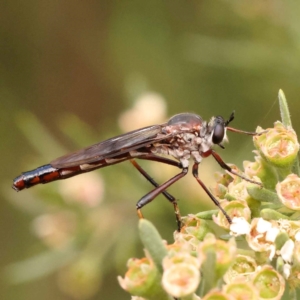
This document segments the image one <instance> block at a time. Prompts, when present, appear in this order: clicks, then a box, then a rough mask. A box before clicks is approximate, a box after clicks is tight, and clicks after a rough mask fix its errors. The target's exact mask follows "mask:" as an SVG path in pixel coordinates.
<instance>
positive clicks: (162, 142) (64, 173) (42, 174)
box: [13, 112, 259, 229]
mask: <svg viewBox="0 0 300 300" xmlns="http://www.w3.org/2000/svg"><path fill="white" fill-rule="evenodd" d="M233 119H234V112H233V113H232V114H231V115H230V117H229V120H227V121H225V120H224V119H223V118H222V117H221V116H217V117H213V118H212V119H211V120H210V121H209V122H206V121H203V119H202V118H201V117H200V116H198V115H196V114H192V113H181V114H178V115H175V116H173V117H172V118H170V119H169V121H168V122H167V123H164V124H161V125H153V126H148V127H145V128H141V129H137V130H134V131H131V132H128V133H125V134H122V135H119V136H116V137H113V138H111V139H108V140H106V141H103V142H100V143H98V144H95V145H93V146H90V147H87V148H85V149H82V150H79V151H77V152H74V153H71V154H67V155H65V156H62V157H59V158H57V159H55V160H53V161H52V162H50V164H48V165H44V166H41V167H39V168H37V169H34V170H32V171H28V172H24V173H22V174H21V175H20V176H18V177H17V178H15V179H14V181H13V188H14V189H15V190H16V191H20V190H23V189H25V188H30V187H32V186H34V185H36V184H39V183H48V182H51V181H54V180H59V179H65V178H69V177H72V176H75V175H78V174H82V173H85V172H90V171H93V170H95V169H99V168H103V167H106V166H110V165H113V164H117V163H120V162H123V161H125V160H130V162H131V163H132V164H133V166H134V167H135V168H136V169H137V170H138V171H139V172H140V173H141V174H142V175H143V176H144V177H145V178H146V179H147V180H148V181H149V182H150V183H151V184H152V185H153V186H155V188H154V189H153V190H152V191H151V192H149V193H148V194H146V195H145V196H143V197H142V198H141V199H140V200H139V201H138V202H137V204H136V208H137V212H138V215H139V217H140V218H142V217H143V215H142V212H141V208H142V207H143V206H145V205H146V204H148V203H150V202H151V201H152V200H153V199H154V198H155V197H156V196H158V195H159V194H161V193H162V194H163V195H164V196H165V197H166V198H167V199H168V200H169V201H170V202H171V203H172V204H173V206H174V210H175V214H176V220H177V224H178V229H180V227H181V217H180V213H179V209H178V206H177V202H176V199H175V198H174V197H173V196H172V195H170V194H169V193H168V192H167V191H166V189H167V188H168V187H169V186H171V185H172V184H173V183H175V182H176V181H178V180H179V179H180V178H182V177H184V176H185V175H186V174H187V173H188V168H189V161H190V160H193V162H194V163H193V167H192V174H193V176H194V177H195V179H196V180H197V181H198V183H199V184H200V185H201V186H202V188H203V189H204V190H205V192H206V193H207V195H208V196H209V197H210V198H211V200H212V201H213V202H214V203H215V205H217V206H218V207H219V209H220V210H221V211H222V212H223V214H224V215H225V217H226V219H227V220H228V222H229V223H231V218H230V217H229V216H228V214H227V213H226V212H225V211H224V209H223V208H222V206H221V205H220V203H219V201H218V200H217V199H216V198H215V197H214V196H213V194H212V193H211V192H210V191H209V189H208V188H207V187H206V186H205V185H204V183H203V182H202V181H201V180H200V178H199V177H198V166H199V164H200V163H201V161H202V159H203V158H205V157H208V156H210V155H212V156H213V157H214V158H215V160H216V161H217V162H218V163H219V165H220V166H221V167H222V168H223V169H225V170H227V171H229V172H230V173H232V174H234V175H237V176H239V177H241V178H243V179H244V180H247V181H250V182H253V183H257V182H255V181H252V180H251V179H248V178H246V177H245V176H243V175H242V174H238V173H237V172H235V171H234V170H232V169H231V167H230V166H228V165H227V164H226V163H225V162H224V161H223V160H222V158H221V157H220V156H219V155H218V154H217V153H216V152H215V151H214V150H213V149H212V147H213V146H214V145H218V146H220V147H221V148H224V147H223V146H222V142H223V140H224V139H226V130H229V131H233V132H238V133H244V134H248V135H256V134H257V133H254V132H246V131H242V130H238V129H234V128H232V127H228V124H229V123H230V122H231V121H232V120H233ZM162 155H164V156H162ZM165 155H169V156H172V157H173V158H174V159H170V158H166V157H165ZM135 159H145V160H152V161H157V162H160V163H165V164H168V165H172V166H175V167H178V168H180V169H181V172H180V173H179V174H177V175H175V176H174V177H172V178H171V179H169V180H168V181H166V182H165V183H163V184H161V185H158V184H157V183H156V181H154V180H153V179H152V178H151V177H150V175H148V173H147V172H146V171H144V169H142V167H141V166H140V165H139V164H138V163H137V162H136V160H135ZM257 184H259V183H257Z"/></svg>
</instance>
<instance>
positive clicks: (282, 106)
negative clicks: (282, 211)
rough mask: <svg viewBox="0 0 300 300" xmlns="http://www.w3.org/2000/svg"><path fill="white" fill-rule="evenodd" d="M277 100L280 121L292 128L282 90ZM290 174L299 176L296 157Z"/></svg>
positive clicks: (299, 168)
mask: <svg viewBox="0 0 300 300" xmlns="http://www.w3.org/2000/svg"><path fill="white" fill-rule="evenodd" d="M278 99H279V109H280V115H281V121H282V123H283V125H284V126H286V127H292V120H291V115H290V111H289V107H288V104H287V101H286V98H285V95H284V92H283V91H282V90H279V93H278ZM292 172H293V173H294V174H297V175H298V176H300V167H299V158H298V156H297V158H296V159H295V162H294V164H293V167H292Z"/></svg>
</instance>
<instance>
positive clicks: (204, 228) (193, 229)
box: [175, 214, 212, 242]
mask: <svg viewBox="0 0 300 300" xmlns="http://www.w3.org/2000/svg"><path fill="white" fill-rule="evenodd" d="M183 222H184V226H183V227H182V228H181V230H180V233H181V234H182V235H183V236H185V235H187V239H191V238H196V240H197V241H199V242H200V241H202V240H203V239H204V237H205V236H206V234H207V233H209V232H212V229H211V228H210V227H209V226H208V224H207V222H206V221H205V220H203V219H199V218H198V217H196V216H195V215H191V214H190V215H188V216H187V217H185V218H183ZM175 235H176V232H175ZM175 239H176V237H175Z"/></svg>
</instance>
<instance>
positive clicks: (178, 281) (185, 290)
mask: <svg viewBox="0 0 300 300" xmlns="http://www.w3.org/2000/svg"><path fill="white" fill-rule="evenodd" d="M199 283H200V271H199V269H198V268H197V266H196V265H193V264H191V263H188V262H182V263H174V264H172V265H168V267H167V268H166V269H165V270H164V273H163V277H162V285H163V287H164V289H165V291H166V292H167V293H168V294H170V295H172V296H173V297H176V298H181V297H186V296H189V295H191V294H193V293H194V292H195V291H196V289H197V288H198V285H199Z"/></svg>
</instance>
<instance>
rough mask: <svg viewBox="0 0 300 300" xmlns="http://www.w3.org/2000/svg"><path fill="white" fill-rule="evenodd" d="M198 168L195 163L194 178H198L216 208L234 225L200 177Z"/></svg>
mask: <svg viewBox="0 0 300 300" xmlns="http://www.w3.org/2000/svg"><path fill="white" fill-rule="evenodd" d="M198 166H199V164H198V163H195V164H194V165H193V171H192V172H193V176H194V177H195V178H196V180H197V181H198V183H199V184H200V185H201V187H202V188H203V189H204V191H205V192H206V194H207V195H208V196H209V197H210V199H211V200H212V201H213V202H214V204H215V205H216V206H218V208H219V209H220V210H221V211H222V213H223V214H224V216H225V217H226V219H227V221H228V222H229V224H231V223H232V221H231V218H230V217H229V216H228V214H227V213H226V211H225V210H224V209H223V207H222V206H221V204H220V202H219V201H218V200H217V199H216V198H215V196H214V195H213V194H212V193H211V192H210V191H209V189H208V188H207V187H206V186H205V185H204V183H203V182H202V181H201V180H200V178H199V177H198Z"/></svg>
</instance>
